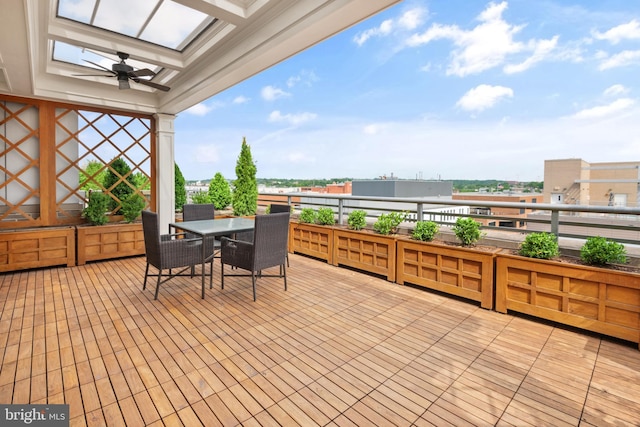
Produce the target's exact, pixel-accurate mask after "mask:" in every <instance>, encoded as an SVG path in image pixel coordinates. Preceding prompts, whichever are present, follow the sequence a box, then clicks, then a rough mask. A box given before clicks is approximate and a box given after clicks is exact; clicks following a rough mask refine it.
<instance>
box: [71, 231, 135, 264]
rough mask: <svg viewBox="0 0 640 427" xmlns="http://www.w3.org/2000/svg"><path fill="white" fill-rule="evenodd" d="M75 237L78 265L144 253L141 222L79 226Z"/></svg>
mask: <svg viewBox="0 0 640 427" xmlns="http://www.w3.org/2000/svg"><path fill="white" fill-rule="evenodd" d="M77 236H78V237H77V240H78V247H77V253H78V265H83V264H85V263H87V261H99V260H104V259H112V258H120V257H125V256H132V255H144V253H145V252H144V234H143V232H142V223H141V222H133V223H128V224H127V223H122V224H119V223H110V224H105V225H86V226H85V225H81V226H77Z"/></svg>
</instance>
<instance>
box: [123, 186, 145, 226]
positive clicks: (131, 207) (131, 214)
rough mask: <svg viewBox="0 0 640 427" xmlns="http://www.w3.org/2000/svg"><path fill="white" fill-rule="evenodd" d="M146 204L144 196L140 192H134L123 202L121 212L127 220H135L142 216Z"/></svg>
mask: <svg viewBox="0 0 640 427" xmlns="http://www.w3.org/2000/svg"><path fill="white" fill-rule="evenodd" d="M144 206H145V200H144V197H142V196H141V195H140V194H137V193H134V194H130V195H129V197H127V198H126V199H125V200H124V201H123V202H122V209H121V210H120V212H122V215H123V216H124V220H125V221H126V222H133V221H135V220H136V219H137V218H138V217H139V216H140V214H141V213H142V210H143V209H144Z"/></svg>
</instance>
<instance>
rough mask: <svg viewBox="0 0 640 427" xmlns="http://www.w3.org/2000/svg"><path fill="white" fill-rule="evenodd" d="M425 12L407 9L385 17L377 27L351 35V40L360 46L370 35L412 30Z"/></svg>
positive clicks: (419, 9) (377, 35)
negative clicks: (395, 16)
mask: <svg viewBox="0 0 640 427" xmlns="http://www.w3.org/2000/svg"><path fill="white" fill-rule="evenodd" d="M425 14H426V11H425V9H422V8H413V9H410V10H407V11H406V12H404V13H403V14H402V15H401V16H400V17H399V18H396V19H386V20H384V21H382V23H381V24H380V25H378V26H377V27H374V28H369V29H367V30H364V31H362V32H360V33H358V34H356V35H355V36H354V37H353V41H354V43H355V44H357V45H358V46H362V45H363V44H365V43H366V42H367V41H368V40H369V39H370V38H372V37H384V36H388V35H390V34H392V33H393V32H394V31H396V30H404V31H407V30H408V31H411V30H414V29H415V28H417V27H418V26H419V25H420V24H421V23H422V21H423V18H424V15H425Z"/></svg>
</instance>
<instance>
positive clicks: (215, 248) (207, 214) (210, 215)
mask: <svg viewBox="0 0 640 427" xmlns="http://www.w3.org/2000/svg"><path fill="white" fill-rule="evenodd" d="M215 212H216V209H215V207H214V205H213V204H212V203H205V204H195V203H188V204H185V205H184V206H182V220H183V221H198V220H201V219H214V216H215ZM195 237H198V236H196V235H194V234H192V233H187V238H189V239H192V238H195ZM204 243H205V245H206V246H205V249H204V250H205V253H207V254H208V255H207V261H209V258H210V257H211V258H220V254H219V252H220V240H219V239H216V238H215V237H214V236H210V237H207V238H205V240H204Z"/></svg>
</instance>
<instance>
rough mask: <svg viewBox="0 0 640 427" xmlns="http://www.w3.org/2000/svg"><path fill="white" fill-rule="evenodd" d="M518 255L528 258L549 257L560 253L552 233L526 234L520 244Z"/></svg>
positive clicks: (556, 240)
mask: <svg viewBox="0 0 640 427" xmlns="http://www.w3.org/2000/svg"><path fill="white" fill-rule="evenodd" d="M519 253H520V255H522V256H526V257H529V258H538V259H551V258H555V257H557V256H558V255H559V254H560V250H559V249H558V239H557V237H556V236H555V234H552V233H531V234H527V237H525V238H524V241H523V242H522V244H521V245H520V252H519Z"/></svg>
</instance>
